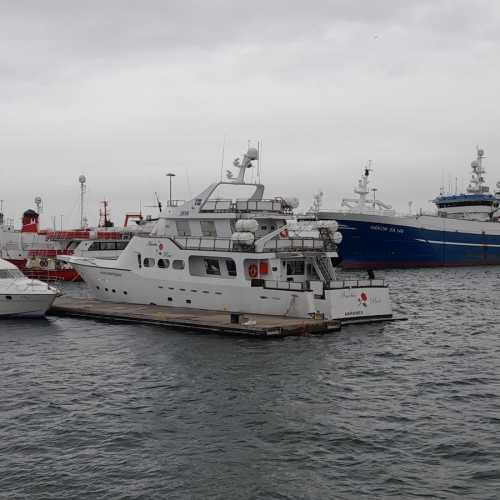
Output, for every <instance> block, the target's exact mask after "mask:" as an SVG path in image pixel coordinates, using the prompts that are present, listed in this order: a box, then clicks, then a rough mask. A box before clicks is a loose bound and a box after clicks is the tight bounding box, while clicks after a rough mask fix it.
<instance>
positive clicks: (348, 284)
mask: <svg viewBox="0 0 500 500" xmlns="http://www.w3.org/2000/svg"><path fill="white" fill-rule="evenodd" d="M383 286H385V282H384V280H381V279H375V280H334V281H330V283H329V284H328V287H327V288H328V289H336V288H374V287H378V288H379V287H383Z"/></svg>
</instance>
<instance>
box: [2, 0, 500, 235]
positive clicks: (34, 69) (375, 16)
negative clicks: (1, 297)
mask: <svg viewBox="0 0 500 500" xmlns="http://www.w3.org/2000/svg"><path fill="white" fill-rule="evenodd" d="M0 37H1V38H2V40H1V42H2V43H1V44H0V160H1V161H0V173H1V181H0V199H3V200H5V201H4V211H5V212H6V213H7V215H8V216H10V217H16V218H18V217H20V214H21V213H22V211H23V210H24V209H25V208H28V207H32V206H33V199H34V197H35V196H36V195H40V196H42V198H43V200H44V217H45V220H46V223H47V224H48V223H50V217H51V216H52V215H55V216H57V218H58V220H59V215H60V214H64V217H65V219H64V225H65V226H70V225H75V224H77V223H78V220H79V219H78V198H79V185H78V176H79V175H80V174H81V173H84V174H86V175H87V177H88V208H87V210H88V215H89V219H90V221H91V222H93V223H96V222H97V219H96V215H97V210H98V201H99V200H102V199H104V198H106V199H108V200H109V201H110V202H111V207H112V212H113V215H114V219H115V222H120V223H121V222H122V217H123V214H124V213H125V212H127V211H134V210H137V209H138V208H139V204H140V202H141V201H142V203H143V204H145V205H148V204H151V202H152V201H153V193H154V191H158V192H159V194H160V197H161V198H163V199H164V200H166V199H167V198H168V183H167V178H166V177H165V173H166V172H169V171H171V172H174V173H176V174H177V177H176V178H175V181H174V198H187V197H189V195H190V194H191V195H194V194H196V193H197V192H199V191H201V190H202V189H203V188H204V187H205V186H206V184H207V183H209V182H210V181H212V180H215V179H216V178H217V176H218V175H219V172H220V163H221V148H222V143H223V140H224V136H226V148H225V150H226V154H225V159H226V163H225V166H226V167H228V168H229V166H230V162H231V161H232V159H233V158H234V157H235V156H238V155H240V154H241V153H243V152H244V150H245V149H246V146H247V143H248V140H251V141H253V142H254V143H256V141H257V140H261V141H262V144H263V158H262V168H263V181H264V182H265V184H266V186H267V194H268V195H273V196H274V195H281V194H286V195H289V196H297V197H299V198H300V200H301V202H302V205H301V206H302V207H304V208H306V207H307V206H309V204H310V202H311V199H312V196H313V194H314V193H315V192H316V191H317V190H318V189H319V188H321V189H323V190H324V192H325V208H327V207H328V208H334V207H336V206H338V205H339V204H340V200H341V198H342V197H343V196H350V195H351V194H352V188H353V185H354V183H355V182H356V180H357V178H358V177H359V174H360V172H361V169H362V167H363V166H364V165H365V164H366V163H367V161H368V160H372V162H373V167H374V169H375V171H374V178H373V182H374V183H373V187H377V188H378V193H377V194H378V195H379V197H380V198H381V199H382V200H384V201H386V202H388V203H392V204H393V205H394V206H395V207H396V208H398V209H400V210H406V209H407V201H408V200H413V201H414V206H416V207H423V208H431V207H430V205H429V204H428V200H430V199H431V198H432V197H433V196H435V195H436V194H437V193H438V192H439V186H440V184H441V182H442V180H443V179H444V181H445V183H446V184H447V183H448V182H449V180H450V179H451V181H452V184H453V185H454V184H455V177H458V184H459V186H461V185H462V180H465V179H468V176H469V164H470V161H471V160H472V159H473V158H474V155H475V147H476V145H477V144H479V145H481V146H482V147H484V149H485V150H486V156H487V159H486V160H485V165H486V167H487V174H488V180H489V181H490V184H491V185H492V186H493V185H494V183H496V181H498V180H500V142H499V134H500V106H499V105H498V103H499V94H500V3H499V2H498V1H493V0H492V1H481V0H475V1H473V2H471V1H461V0H449V1H446V0H429V1H426V0H415V1H411V0H406V1H405V0H380V1H367V0H358V1H356V0H345V1H342V0H333V1H326V0H324V1H321V0H318V1H315V2H310V1H309V2H306V1H294V0H274V1H273V0H266V1H259V0H253V1H251V2H248V1H239V0H228V1H224V0H210V1H209V0H198V1H189V0H178V1H169V0H161V1H160V0H159V1H153V0H141V1H139V0H137V1H126V0H120V1H115V0H99V1H88V0H87V1H76V0H61V1H51V0H43V1H40V0H31V1H23V0H16V1H10V0H0ZM146 211H148V212H153V213H154V209H146Z"/></svg>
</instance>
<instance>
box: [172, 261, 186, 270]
mask: <svg viewBox="0 0 500 500" xmlns="http://www.w3.org/2000/svg"><path fill="white" fill-rule="evenodd" d="M172 267H173V268H174V269H184V261H183V260H174V261H173V262H172Z"/></svg>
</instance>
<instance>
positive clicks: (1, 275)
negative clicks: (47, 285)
mask: <svg viewBox="0 0 500 500" xmlns="http://www.w3.org/2000/svg"><path fill="white" fill-rule="evenodd" d="M19 278H24V274H23V273H22V272H21V271H19V270H18V269H2V270H0V279H1V280H6V279H19Z"/></svg>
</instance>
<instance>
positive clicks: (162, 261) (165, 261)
mask: <svg viewBox="0 0 500 500" xmlns="http://www.w3.org/2000/svg"><path fill="white" fill-rule="evenodd" d="M169 266H170V261H169V260H168V259H158V267H160V268H161V269H168V268H169Z"/></svg>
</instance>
